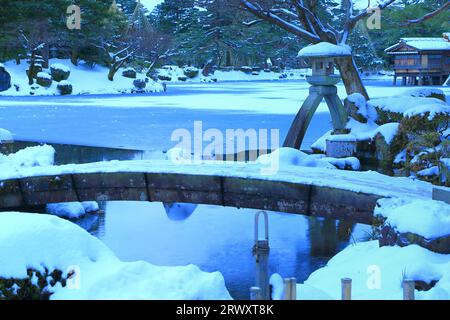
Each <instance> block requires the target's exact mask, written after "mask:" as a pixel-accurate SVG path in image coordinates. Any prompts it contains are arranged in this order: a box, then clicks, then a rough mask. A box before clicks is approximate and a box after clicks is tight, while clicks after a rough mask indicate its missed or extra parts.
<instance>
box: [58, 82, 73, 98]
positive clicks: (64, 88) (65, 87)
mask: <svg viewBox="0 0 450 320" xmlns="http://www.w3.org/2000/svg"><path fill="white" fill-rule="evenodd" d="M56 89H58V92H59V94H60V95H62V96H64V95H67V94H72V92H73V87H72V84H71V83H70V82H69V81H67V80H62V81H60V82H59V83H58V85H57V86H56Z"/></svg>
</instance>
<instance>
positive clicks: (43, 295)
mask: <svg viewBox="0 0 450 320" xmlns="http://www.w3.org/2000/svg"><path fill="white" fill-rule="evenodd" d="M42 269H43V270H37V269H34V268H28V269H27V276H26V277H23V278H4V277H1V276H0V300H3V299H4V300H28V301H29V300H49V299H50V296H51V295H52V294H53V291H52V288H53V287H55V286H60V287H62V288H65V287H66V285H67V280H68V278H70V276H71V275H70V274H69V275H63V272H62V271H61V270H58V269H53V270H52V271H50V270H49V269H48V268H46V267H44V268H42Z"/></svg>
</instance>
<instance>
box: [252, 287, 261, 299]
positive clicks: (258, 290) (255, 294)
mask: <svg viewBox="0 0 450 320" xmlns="http://www.w3.org/2000/svg"><path fill="white" fill-rule="evenodd" d="M250 300H262V297H261V288H258V287H251V288H250Z"/></svg>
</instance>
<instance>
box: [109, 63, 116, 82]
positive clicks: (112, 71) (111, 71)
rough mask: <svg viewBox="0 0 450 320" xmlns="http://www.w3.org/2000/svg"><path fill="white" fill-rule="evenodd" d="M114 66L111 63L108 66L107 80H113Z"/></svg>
mask: <svg viewBox="0 0 450 320" xmlns="http://www.w3.org/2000/svg"><path fill="white" fill-rule="evenodd" d="M116 72H117V70H116V68H115V67H114V66H113V65H112V66H111V67H109V72H108V80H109V81H114V76H115V75H116Z"/></svg>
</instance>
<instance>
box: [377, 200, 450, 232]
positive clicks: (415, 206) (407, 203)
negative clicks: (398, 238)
mask: <svg viewBox="0 0 450 320" xmlns="http://www.w3.org/2000/svg"><path fill="white" fill-rule="evenodd" d="M378 205H379V206H378V207H377V208H375V212H374V213H375V214H376V215H381V216H383V217H386V218H387V220H386V222H387V223H388V224H389V225H391V226H392V227H394V228H395V229H396V230H397V231H399V232H400V233H406V232H411V233H415V234H417V235H420V236H422V237H424V238H426V239H435V238H439V237H443V236H448V235H450V205H448V204H446V203H444V202H440V201H434V200H416V199H413V200H411V199H408V200H405V199H381V200H379V201H378Z"/></svg>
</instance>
